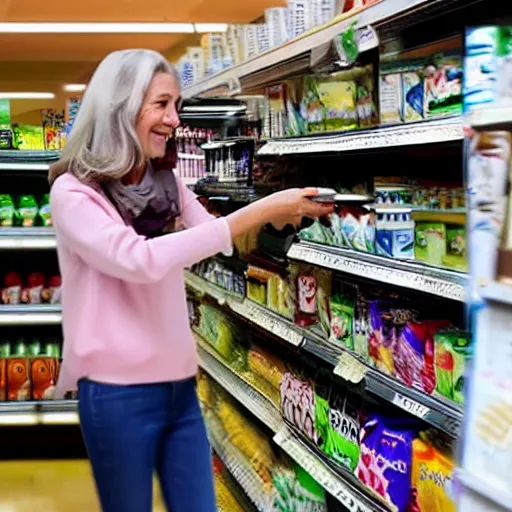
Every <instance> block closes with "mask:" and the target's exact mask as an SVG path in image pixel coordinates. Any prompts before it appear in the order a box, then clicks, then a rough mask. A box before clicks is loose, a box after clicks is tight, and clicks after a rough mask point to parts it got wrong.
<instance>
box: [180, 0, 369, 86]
mask: <svg viewBox="0 0 512 512" xmlns="http://www.w3.org/2000/svg"><path fill="white" fill-rule="evenodd" d="M372 1H375V0H368V1H367V0H361V1H353V0H343V1H342V2H338V1H336V0H323V1H315V0H288V1H287V2H286V3H287V4H288V5H287V7H272V8H269V9H266V10H265V13H264V20H262V21H261V22H257V23H251V24H247V25H229V26H228V29H227V31H226V32H225V33H218V34H205V35H204V36H203V37H202V39H201V44H200V46H194V47H190V48H188V49H187V52H186V54H185V55H184V56H183V57H182V58H181V60H180V61H179V63H178V69H179V71H180V75H181V80H182V83H183V85H184V86H187V85H191V84H193V83H195V82H197V81H199V80H202V79H203V78H207V77H208V76H211V75H214V74H215V73H218V72H220V71H223V70H225V69H227V68H230V67H231V66H235V65H237V64H240V63H242V62H244V61H247V60H249V59H251V58H253V57H255V56H257V55H258V54H261V53H264V52H266V51H268V50H270V49H272V48H274V47H276V46H280V45H282V44H284V43H286V42H287V41H289V40H291V39H294V38H296V37H299V36H300V35H302V34H303V33H304V32H307V31H308V30H311V29H313V28H315V27H318V26H320V25H323V24H325V23H327V22H329V21H331V20H332V19H333V18H334V17H335V16H336V15H338V14H342V13H348V12H350V11H355V10H357V9H359V8H360V7H361V6H363V5H366V4H370V3H372Z"/></svg>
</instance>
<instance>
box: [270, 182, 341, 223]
mask: <svg viewBox="0 0 512 512" xmlns="http://www.w3.org/2000/svg"><path fill="white" fill-rule="evenodd" d="M316 195H318V189H316V188H314V187H308V188H290V189H286V190H281V191H280V192H276V193H275V194H272V195H270V196H268V197H266V198H265V199H263V200H262V203H265V209H264V215H265V216H266V217H267V222H270V223H272V224H273V225H274V227H275V228H276V229H283V228H284V227H285V226H286V225H287V224H292V225H293V226H299V225H300V223H301V222H302V219H303V218H304V217H309V218H312V219H316V218H318V217H323V216H325V215H328V214H330V213H332V212H333V209H334V204H330V203H318V202H315V201H312V200H311V199H309V198H311V197H314V196H316Z"/></svg>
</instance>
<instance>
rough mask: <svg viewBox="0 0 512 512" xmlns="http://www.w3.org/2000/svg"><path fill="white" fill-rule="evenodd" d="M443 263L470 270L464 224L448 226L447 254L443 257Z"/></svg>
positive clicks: (451, 266)
mask: <svg viewBox="0 0 512 512" xmlns="http://www.w3.org/2000/svg"><path fill="white" fill-rule="evenodd" d="M443 265H446V266H447V267H450V268H454V269H456V270H460V271H461V272H467V271H468V259H467V252H466V229H465V227H464V226H452V225H447V226H446V255H445V257H444V258H443Z"/></svg>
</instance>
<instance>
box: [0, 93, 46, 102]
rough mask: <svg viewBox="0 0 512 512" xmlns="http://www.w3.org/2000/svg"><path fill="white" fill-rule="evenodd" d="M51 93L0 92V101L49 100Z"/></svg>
mask: <svg viewBox="0 0 512 512" xmlns="http://www.w3.org/2000/svg"><path fill="white" fill-rule="evenodd" d="M53 98H55V94H53V92H0V100H51V99H53Z"/></svg>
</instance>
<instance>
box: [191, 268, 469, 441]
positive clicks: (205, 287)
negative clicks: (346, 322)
mask: <svg viewBox="0 0 512 512" xmlns="http://www.w3.org/2000/svg"><path fill="white" fill-rule="evenodd" d="M186 283H187V286H188V287H189V288H190V289H193V290H194V291H196V292H199V293H200V294H207V295H209V296H211V297H212V298H214V299H216V300H217V301H218V303H219V305H221V306H227V307H229V308H230V309H231V310H232V311H233V312H234V313H236V314H237V315H238V316H240V317H242V318H243V319H244V320H246V321H248V322H250V323H252V324H254V325H256V326H258V327H260V328H261V329H264V330H265V331H267V332H268V333H269V334H271V335H273V336H275V337H277V338H280V339H281V340H283V341H284V342H286V343H290V344H291V345H293V346H294V347H298V348H302V349H304V350H305V351H306V352H308V353H310V354H313V355H315V356H316V357H317V358H319V359H320V360H323V361H324V362H325V363H327V364H328V365H329V367H330V368H332V371H333V374H334V375H337V376H339V377H341V378H343V379H345V380H347V381H349V382H352V383H354V384H360V385H362V386H363V389H364V390H365V391H366V392H368V393H370V394H372V395H375V396H377V397H379V398H381V399H383V400H385V401H386V402H389V403H392V404H393V405H395V406H396V407H399V408H400V409H402V410H404V411H406V412H408V413H409V414H412V415H413V416H416V417H418V418H420V419H422V420H424V421H426V422H428V423H430V424H431V425H433V426H435V427H437V428H439V429H440V430H442V431H444V432H446V433H447V434H449V435H450V436H453V437H458V436H459V434H460V432H461V428H462V422H463V411H462V408H461V407H460V406H458V405H457V404H455V403H454V402H450V401H449V400H447V399H444V398H442V397H436V396H430V395H426V394H425V393H422V392H420V391H418V390H416V389H413V388H410V387H407V386H405V385H404V384H402V383H400V382H399V381H397V380H396V379H394V378H392V377H389V376H387V375H384V374H383V373H381V372H380V371H378V370H376V369H374V368H372V367H370V366H369V365H368V364H367V363H366V362H365V361H362V360H361V359H360V358H358V356H357V355H355V354H353V353H351V352H349V351H348V350H345V349H344V348H342V347H340V346H339V345H334V344H333V343H331V342H329V341H328V340H326V339H324V338H323V337H322V336H321V335H320V334H318V333H316V332H311V331H309V330H306V329H301V328H300V327H298V326H296V325H294V324H293V323H292V322H290V321H288V320H286V319H285V318H283V317H281V316H279V315H277V314H275V313H273V312H271V311H269V310H268V309H266V308H264V307H262V306H260V305H258V304H256V303H254V302H252V301H251V300H247V299H246V300H244V301H241V300H240V299H238V298H237V299H236V300H230V299H229V297H226V296H225V295H223V294H222V291H221V289H220V288H219V287H217V286H215V285H213V284H211V283H208V282H207V281H205V280H203V279H201V278H199V277H197V276H194V275H193V274H190V273H187V275H186ZM219 299H220V300H219Z"/></svg>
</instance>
